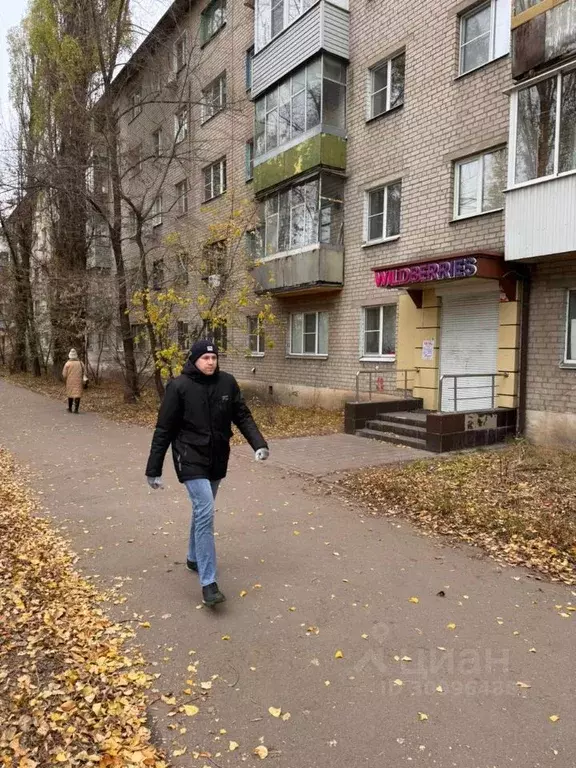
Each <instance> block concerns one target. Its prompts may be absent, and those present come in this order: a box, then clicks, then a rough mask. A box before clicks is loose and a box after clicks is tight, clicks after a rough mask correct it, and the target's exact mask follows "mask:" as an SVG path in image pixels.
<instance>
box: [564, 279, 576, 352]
mask: <svg viewBox="0 0 576 768" xmlns="http://www.w3.org/2000/svg"><path fill="white" fill-rule="evenodd" d="M564 362H565V363H571V364H573V365H576V291H568V306H567V312H566V350H565V352H564Z"/></svg>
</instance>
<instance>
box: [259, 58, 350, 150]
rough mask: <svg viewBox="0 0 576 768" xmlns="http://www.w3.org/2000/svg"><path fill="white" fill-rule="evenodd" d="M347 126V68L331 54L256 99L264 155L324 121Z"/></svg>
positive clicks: (336, 127)
mask: <svg viewBox="0 0 576 768" xmlns="http://www.w3.org/2000/svg"><path fill="white" fill-rule="evenodd" d="M321 123H322V124H324V125H326V127H327V128H328V129H331V130H332V131H333V132H334V131H335V132H336V133H338V132H341V133H342V135H343V134H344V131H345V128H346V67H345V65H344V64H342V63H341V62H339V61H338V60H337V59H332V58H331V57H329V56H324V57H323V58H320V59H316V60H315V61H312V62H311V63H310V64H308V66H306V67H303V68H302V69H299V70H297V71H296V72H295V73H294V74H293V75H292V76H291V77H289V78H288V79H287V80H284V81H283V82H282V83H280V85H279V86H277V87H276V88H274V89H273V90H271V91H269V92H268V93H267V94H266V95H264V96H262V97H261V98H259V99H258V101H257V102H256V123H255V125H256V135H255V145H256V146H255V153H256V157H260V156H261V155H264V154H265V153H267V152H270V151H272V150H274V149H276V148H277V147H282V146H284V145H285V144H287V143H288V142H289V141H292V140H293V139H297V138H298V137H300V136H303V135H304V134H305V133H307V132H308V131H311V130H312V129H314V128H319V127H320V124H321Z"/></svg>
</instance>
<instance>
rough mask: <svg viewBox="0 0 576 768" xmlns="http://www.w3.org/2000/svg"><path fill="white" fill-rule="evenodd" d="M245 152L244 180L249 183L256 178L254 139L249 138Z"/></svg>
mask: <svg viewBox="0 0 576 768" xmlns="http://www.w3.org/2000/svg"><path fill="white" fill-rule="evenodd" d="M244 153H245V154H244V180H245V181H246V183H248V182H249V181H252V180H253V178H254V139H248V141H247V142H246V144H245V145H244Z"/></svg>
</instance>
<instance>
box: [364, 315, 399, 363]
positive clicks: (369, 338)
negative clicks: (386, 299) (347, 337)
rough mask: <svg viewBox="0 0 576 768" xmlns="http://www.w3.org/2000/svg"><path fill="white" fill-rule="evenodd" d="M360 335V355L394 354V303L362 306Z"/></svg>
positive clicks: (385, 355)
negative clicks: (362, 314)
mask: <svg viewBox="0 0 576 768" xmlns="http://www.w3.org/2000/svg"><path fill="white" fill-rule="evenodd" d="M362 336H363V339H362V357H378V358H382V357H383V358H390V357H393V356H394V355H395V354H396V304H385V305H384V306H381V307H364V318H363V332H362Z"/></svg>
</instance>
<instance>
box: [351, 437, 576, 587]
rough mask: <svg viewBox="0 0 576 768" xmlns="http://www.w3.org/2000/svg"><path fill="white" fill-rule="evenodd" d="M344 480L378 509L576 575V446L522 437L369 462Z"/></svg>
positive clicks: (561, 575) (560, 576) (573, 579)
mask: <svg viewBox="0 0 576 768" xmlns="http://www.w3.org/2000/svg"><path fill="white" fill-rule="evenodd" d="M342 485H343V487H344V488H345V489H346V491H347V492H348V493H349V494H351V495H352V496H353V497H354V498H356V499H359V500H360V501H362V502H363V503H364V504H365V505H366V506H367V507H369V509H370V510H371V511H372V513H373V514H383V515H384V514H399V515H405V516H407V517H409V518H410V519H411V520H413V521H414V522H415V523H416V524H417V525H418V526H420V527H422V528H424V529H426V530H427V531H432V532H434V533H438V534H442V535H446V536H452V537H457V538H459V539H463V540H464V541H466V542H469V543H472V544H474V545H477V546H480V547H482V548H483V549H485V550H486V551H487V552H489V553H490V554H491V555H493V556H495V557H497V558H500V559H502V560H505V561H507V562H509V563H515V564H522V565H527V566H529V567H531V568H535V569H536V570H538V571H540V572H541V573H544V574H546V575H548V576H549V577H551V578H552V579H554V580H559V581H564V582H566V583H568V584H574V583H576V453H572V452H568V451H562V450H558V449H549V448H542V447H536V446H532V445H529V444H528V443H525V442H522V441H519V442H517V443H515V444H512V445H510V446H508V447H506V448H503V449H498V450H487V451H479V452H474V453H465V454H461V455H458V456H455V457H454V458H449V459H446V458H443V459H439V460H430V461H420V462H417V463H413V464H406V465H403V466H400V467H392V468H374V469H369V470H365V471H361V472H359V473H356V474H353V475H349V476H348V477H346V478H345V479H344V480H343V481H342Z"/></svg>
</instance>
